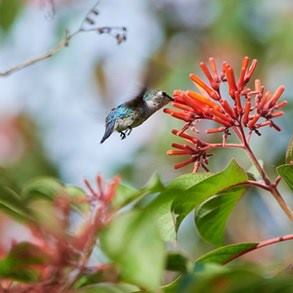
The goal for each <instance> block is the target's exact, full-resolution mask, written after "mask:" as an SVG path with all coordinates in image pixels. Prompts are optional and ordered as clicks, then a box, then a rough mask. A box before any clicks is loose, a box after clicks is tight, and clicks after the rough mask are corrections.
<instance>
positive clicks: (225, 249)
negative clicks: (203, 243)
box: [195, 242, 258, 265]
mask: <svg viewBox="0 0 293 293" xmlns="http://www.w3.org/2000/svg"><path fill="white" fill-rule="evenodd" d="M257 244H258V243H253V242H252V243H238V244H231V245H226V246H222V247H219V248H217V249H214V250H212V251H210V252H208V253H206V254H204V255H202V256H201V257H199V258H198V259H197V260H196V261H195V262H196V263H215V264H221V265H224V264H226V263H227V262H229V261H231V260H233V259H234V258H235V257H237V256H239V255H241V254H244V253H246V252H248V251H250V250H253V249H254V248H256V246H257Z"/></svg>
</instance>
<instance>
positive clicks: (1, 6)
mask: <svg viewBox="0 0 293 293" xmlns="http://www.w3.org/2000/svg"><path fill="white" fill-rule="evenodd" d="M22 6H23V2H22V1H21V0H1V1H0V27H1V28H2V29H3V30H6V31H7V30H8V29H9V28H10V26H11V25H12V24H13V22H14V20H15V18H16V17H17V15H18V13H19V12H20V10H21V8H22Z"/></svg>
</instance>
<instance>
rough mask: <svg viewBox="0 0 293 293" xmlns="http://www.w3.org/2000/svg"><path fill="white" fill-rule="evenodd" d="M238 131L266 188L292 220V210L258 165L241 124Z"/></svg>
mask: <svg viewBox="0 0 293 293" xmlns="http://www.w3.org/2000/svg"><path fill="white" fill-rule="evenodd" d="M238 130H239V132H240V133H239V132H236V134H237V136H238V137H239V138H240V140H241V142H242V143H243V145H244V149H245V150H246V152H247V154H248V156H249V157H250V160H251V161H252V163H253V164H254V166H255V167H256V169H257V170H258V172H259V173H260V175H261V177H262V178H263V181H264V183H265V185H266V187H267V190H268V191H269V192H270V193H271V194H272V195H273V197H274V198H275V199H276V201H277V202H278V204H279V206H280V207H281V209H282V210H283V211H284V213H285V214H286V215H287V216H288V218H289V219H290V220H291V221H293V212H292V210H291V209H290V208H289V207H288V205H287V203H286V202H285V200H284V199H283V197H282V195H281V194H280V192H279V190H278V189H277V186H276V184H275V183H272V182H271V180H270V178H269V177H268V175H267V174H266V172H265V170H264V168H263V167H262V166H261V165H260V163H259V162H258V160H257V158H256V156H255V154H254V152H253V151H252V149H251V148H250V146H249V143H248V142H247V139H246V136H245V133H244V130H243V128H242V126H239V127H238Z"/></svg>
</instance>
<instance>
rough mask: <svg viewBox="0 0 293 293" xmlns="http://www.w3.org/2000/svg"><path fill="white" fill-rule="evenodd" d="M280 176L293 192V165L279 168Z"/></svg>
mask: <svg viewBox="0 0 293 293" xmlns="http://www.w3.org/2000/svg"><path fill="white" fill-rule="evenodd" d="M277 172H278V174H279V175H280V176H281V177H282V178H283V179H284V181H285V182H286V183H287V185H288V186H289V187H290V189H291V190H292V191H293V165H291V164H285V165H281V166H279V167H277Z"/></svg>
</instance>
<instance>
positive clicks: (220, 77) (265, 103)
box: [164, 57, 288, 172]
mask: <svg viewBox="0 0 293 293" xmlns="http://www.w3.org/2000/svg"><path fill="white" fill-rule="evenodd" d="M256 65H257V60H256V59H253V60H252V61H251V63H250V60H249V58H248V57H244V58H243V61H242V66H241V70H240V74H239V78H238V80H237V79H236V77H235V73H234V70H233V68H232V67H231V65H229V64H228V63H227V62H223V65H222V68H221V70H218V68H217V65H216V61H215V59H214V58H209V67H208V65H207V64H205V63H203V62H202V63H200V67H201V70H202V71H203V73H204V75H205V76H206V78H207V80H208V83H206V82H205V81H203V80H202V79H201V78H200V77H199V76H198V75H195V74H193V73H191V74H190V76H189V78H190V79H191V80H192V82H193V83H194V84H195V85H196V87H197V88H198V90H199V93H198V92H195V91H191V90H175V91H174V92H173V98H174V101H173V103H172V105H173V106H174V107H175V108H176V109H178V110H176V109H164V112H165V113H167V114H169V115H171V116H172V117H174V118H177V119H180V120H183V121H184V122H185V125H184V127H183V128H182V129H181V130H173V131H172V133H173V134H175V135H177V136H180V137H182V138H184V139H185V140H186V141H187V142H189V143H191V145H189V144H188V145H186V144H184V145H182V144H173V145H172V146H173V147H174V148H175V150H170V151H168V152H167V154H168V155H190V156H191V158H190V159H188V160H185V161H183V162H181V163H179V164H176V165H175V168H176V169H178V168H181V167H184V166H186V165H187V164H190V163H194V170H193V171H194V172H196V171H197V170H198V168H199V167H203V168H204V169H205V170H207V166H206V165H207V163H208V157H209V156H210V154H207V151H208V150H209V149H211V148H215V147H225V146H228V147H229V146H232V147H237V146H238V147H241V145H240V144H239V145H235V144H234V145H233V144H231V145H228V144H226V139H227V136H228V135H230V133H231V132H230V130H231V129H232V130H233V131H234V132H235V134H236V135H237V136H238V137H239V138H240V140H241V141H242V143H243V138H244V136H245V135H246V133H245V129H248V136H249V137H250V135H251V134H252V133H253V132H254V133H256V134H258V135H260V128H262V127H265V126H269V127H272V128H274V129H276V130H278V131H280V127H279V126H278V125H277V124H276V123H275V122H274V121H273V119H274V118H277V117H280V116H282V115H283V114H284V112H282V111H280V109H281V108H283V107H284V106H286V105H287V103H288V102H287V101H281V102H280V97H281V96H282V94H283V92H284V89H285V87H284V86H283V85H281V86H279V87H278V88H277V89H276V90H275V92H273V93H272V92H270V91H267V90H265V88H264V86H263V85H262V83H261V81H260V80H259V79H256V80H255V82H254V88H250V87H248V83H249V81H250V79H251V77H252V75H253V73H254V71H255V68H256ZM223 83H227V85H228V93H229V96H230V99H225V98H223V97H222V94H221V85H222V84H223ZM203 119H205V120H211V121H214V122H216V123H217V124H219V126H218V127H216V128H211V129H208V130H207V131H206V132H207V133H208V134H210V133H218V132H222V133H223V142H222V143H221V144H209V143H207V142H204V141H202V140H201V139H199V138H198V137H196V136H191V135H189V134H186V133H185V132H186V131H187V130H188V129H194V128H195V123H196V122H197V121H198V120H203Z"/></svg>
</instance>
